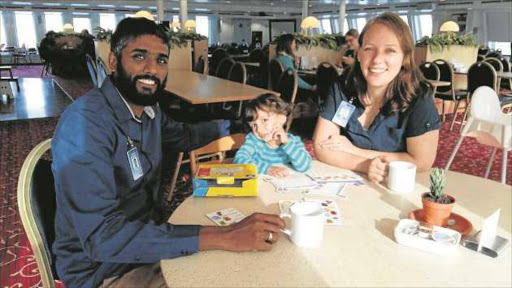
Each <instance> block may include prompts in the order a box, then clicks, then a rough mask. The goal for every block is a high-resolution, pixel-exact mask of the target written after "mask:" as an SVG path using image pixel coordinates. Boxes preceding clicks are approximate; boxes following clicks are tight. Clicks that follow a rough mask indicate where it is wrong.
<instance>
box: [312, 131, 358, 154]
mask: <svg viewBox="0 0 512 288" xmlns="http://www.w3.org/2000/svg"><path fill="white" fill-rule="evenodd" d="M319 144H320V147H321V148H322V149H328V150H331V151H338V152H339V151H341V152H347V153H352V154H354V151H355V149H356V147H355V146H354V145H353V144H352V142H350V140H348V139H347V137H345V136H343V135H339V134H337V135H330V136H329V137H328V138H327V140H324V141H322V142H320V143H319Z"/></svg>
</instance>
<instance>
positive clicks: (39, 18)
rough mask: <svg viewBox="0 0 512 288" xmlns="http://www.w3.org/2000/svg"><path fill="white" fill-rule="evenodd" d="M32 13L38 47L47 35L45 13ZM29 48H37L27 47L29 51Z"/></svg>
mask: <svg viewBox="0 0 512 288" xmlns="http://www.w3.org/2000/svg"><path fill="white" fill-rule="evenodd" d="M32 13H33V15H34V23H35V26H36V27H35V28H36V43H37V45H39V42H41V40H43V38H44V37H45V34H46V29H45V27H46V25H45V21H44V13H43V12H41V11H33V12H32ZM28 48H36V47H27V49H28Z"/></svg>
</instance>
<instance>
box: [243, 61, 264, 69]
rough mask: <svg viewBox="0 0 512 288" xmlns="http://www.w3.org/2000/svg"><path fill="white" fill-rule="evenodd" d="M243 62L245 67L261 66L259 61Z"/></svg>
mask: <svg viewBox="0 0 512 288" xmlns="http://www.w3.org/2000/svg"><path fill="white" fill-rule="evenodd" d="M242 63H244V65H245V67H252V68H260V63H259V62H242Z"/></svg>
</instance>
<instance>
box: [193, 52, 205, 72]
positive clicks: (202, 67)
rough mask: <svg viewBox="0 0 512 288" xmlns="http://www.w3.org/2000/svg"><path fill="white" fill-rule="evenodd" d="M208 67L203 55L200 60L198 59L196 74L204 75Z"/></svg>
mask: <svg viewBox="0 0 512 288" xmlns="http://www.w3.org/2000/svg"><path fill="white" fill-rule="evenodd" d="M205 68H206V65H205V63H204V57H203V55H201V56H199V59H197V63H196V66H195V67H194V72H197V73H201V74H204V72H205Z"/></svg>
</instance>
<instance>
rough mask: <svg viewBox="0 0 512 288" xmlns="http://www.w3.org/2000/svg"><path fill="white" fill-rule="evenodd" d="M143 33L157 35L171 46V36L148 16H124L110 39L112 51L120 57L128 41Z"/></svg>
mask: <svg viewBox="0 0 512 288" xmlns="http://www.w3.org/2000/svg"><path fill="white" fill-rule="evenodd" d="M142 35H155V36H156V37H158V38H160V39H162V42H163V43H164V44H165V45H167V47H169V37H168V36H167V34H166V33H165V31H164V29H163V28H162V27H160V26H158V25H157V24H156V23H155V22H153V21H151V20H148V19H146V18H133V17H129V18H124V19H123V20H121V22H119V24H118V25H117V28H116V31H115V32H114V34H112V38H111V39H110V51H112V53H114V55H115V56H116V57H119V56H120V55H121V51H123V49H124V48H125V47H126V45H128V42H130V41H131V40H133V39H135V38H137V37H139V36H142Z"/></svg>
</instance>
